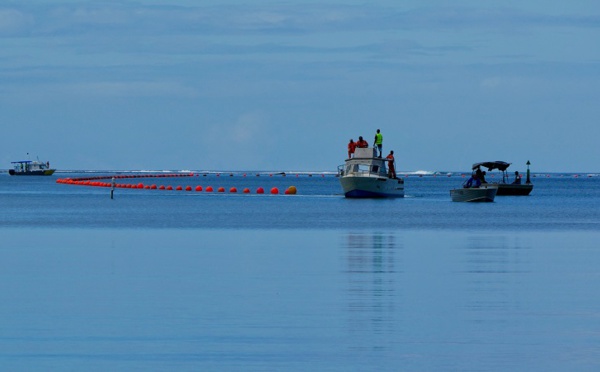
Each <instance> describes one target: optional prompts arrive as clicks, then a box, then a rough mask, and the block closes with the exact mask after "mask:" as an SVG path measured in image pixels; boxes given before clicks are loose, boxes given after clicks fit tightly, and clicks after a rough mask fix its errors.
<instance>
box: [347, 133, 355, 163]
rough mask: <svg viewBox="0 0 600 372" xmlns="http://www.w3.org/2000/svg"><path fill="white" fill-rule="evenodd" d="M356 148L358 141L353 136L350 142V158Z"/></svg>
mask: <svg viewBox="0 0 600 372" xmlns="http://www.w3.org/2000/svg"><path fill="white" fill-rule="evenodd" d="M355 149H356V142H354V140H353V139H352V138H350V142H349V143H348V159H350V158H351V157H352V156H353V155H354V150H355Z"/></svg>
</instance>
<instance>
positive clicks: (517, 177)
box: [513, 171, 521, 185]
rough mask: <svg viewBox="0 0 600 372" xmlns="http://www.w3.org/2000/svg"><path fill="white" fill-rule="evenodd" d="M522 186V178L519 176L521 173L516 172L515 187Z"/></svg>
mask: <svg viewBox="0 0 600 372" xmlns="http://www.w3.org/2000/svg"><path fill="white" fill-rule="evenodd" d="M520 184H521V176H520V175H519V171H515V182H513V185H520Z"/></svg>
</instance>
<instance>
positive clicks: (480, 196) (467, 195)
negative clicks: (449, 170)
mask: <svg viewBox="0 0 600 372" xmlns="http://www.w3.org/2000/svg"><path fill="white" fill-rule="evenodd" d="M497 192H498V187H496V186H482V187H477V188H475V187H473V188H460V189H452V190H450V197H451V198H452V201H453V202H493V201H494V198H495V197H496V194H497Z"/></svg>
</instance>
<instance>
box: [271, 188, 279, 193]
mask: <svg viewBox="0 0 600 372" xmlns="http://www.w3.org/2000/svg"><path fill="white" fill-rule="evenodd" d="M271 194H279V189H278V188H277V187H273V188H271Z"/></svg>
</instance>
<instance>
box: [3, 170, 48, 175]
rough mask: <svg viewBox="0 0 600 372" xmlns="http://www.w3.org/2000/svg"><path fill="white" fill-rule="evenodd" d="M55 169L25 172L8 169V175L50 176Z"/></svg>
mask: <svg viewBox="0 0 600 372" xmlns="http://www.w3.org/2000/svg"><path fill="white" fill-rule="evenodd" d="M55 170H56V169H44V170H35V171H26V172H15V170H14V169H9V170H8V174H10V175H11V176H51V175H53V174H54V171H55Z"/></svg>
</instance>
